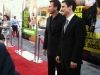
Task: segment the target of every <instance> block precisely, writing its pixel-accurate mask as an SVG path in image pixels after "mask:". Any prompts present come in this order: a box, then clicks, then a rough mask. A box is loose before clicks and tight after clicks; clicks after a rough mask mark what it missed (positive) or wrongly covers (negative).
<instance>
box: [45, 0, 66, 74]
mask: <svg viewBox="0 0 100 75" xmlns="http://www.w3.org/2000/svg"><path fill="white" fill-rule="evenodd" d="M60 7H61V4H60V2H59V1H58V0H52V1H50V5H49V8H48V10H49V13H50V14H51V16H50V17H49V18H48V19H47V26H46V30H45V36H44V45H43V54H44V55H46V51H47V57H48V75H55V67H56V68H57V75H62V74H61V64H60V63H57V62H56V60H55V58H56V56H57V50H58V47H59V40H60V36H61V30H62V25H63V22H64V21H65V20H66V18H65V17H64V16H62V15H61V14H60V13H59V10H60Z"/></svg>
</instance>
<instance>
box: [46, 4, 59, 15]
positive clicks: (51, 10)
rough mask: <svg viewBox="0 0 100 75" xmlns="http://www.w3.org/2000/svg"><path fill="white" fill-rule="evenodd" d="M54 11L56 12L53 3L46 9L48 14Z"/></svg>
mask: <svg viewBox="0 0 100 75" xmlns="http://www.w3.org/2000/svg"><path fill="white" fill-rule="evenodd" d="M56 10H57V7H54V3H53V2H50V4H49V7H48V11H49V13H50V14H53V13H54V12H55V11H56Z"/></svg>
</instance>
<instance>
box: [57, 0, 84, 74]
mask: <svg viewBox="0 0 100 75" xmlns="http://www.w3.org/2000/svg"><path fill="white" fill-rule="evenodd" d="M75 9H76V2H75V1H74V0H72V1H71V0H68V1H67V0H65V1H63V2H62V14H63V15H64V16H66V21H65V23H64V24H63V28H62V36H61V42H60V46H59V50H58V54H57V57H56V61H57V62H58V63H61V64H62V74H61V75H81V73H80V70H81V64H82V52H83V48H84V45H85V36H86V28H85V22H84V20H83V19H81V18H79V17H78V16H76V15H75V14H74V11H75ZM60 59H61V61H60Z"/></svg>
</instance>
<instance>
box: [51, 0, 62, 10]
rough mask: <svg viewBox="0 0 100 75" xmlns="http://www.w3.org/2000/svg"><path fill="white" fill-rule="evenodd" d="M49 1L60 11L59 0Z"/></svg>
mask: <svg viewBox="0 0 100 75" xmlns="http://www.w3.org/2000/svg"><path fill="white" fill-rule="evenodd" d="M50 2H53V3H54V7H57V11H60V8H61V3H60V1H59V0H51V1H50Z"/></svg>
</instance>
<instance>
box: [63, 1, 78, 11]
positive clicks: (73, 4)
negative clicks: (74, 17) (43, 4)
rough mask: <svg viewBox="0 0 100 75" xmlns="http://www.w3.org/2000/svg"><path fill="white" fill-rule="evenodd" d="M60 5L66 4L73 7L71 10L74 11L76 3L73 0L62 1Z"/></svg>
mask: <svg viewBox="0 0 100 75" xmlns="http://www.w3.org/2000/svg"><path fill="white" fill-rule="evenodd" d="M62 3H66V5H67V6H68V7H69V6H73V7H72V10H73V11H75V9H76V2H75V1H74V0H64V1H62Z"/></svg>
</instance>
